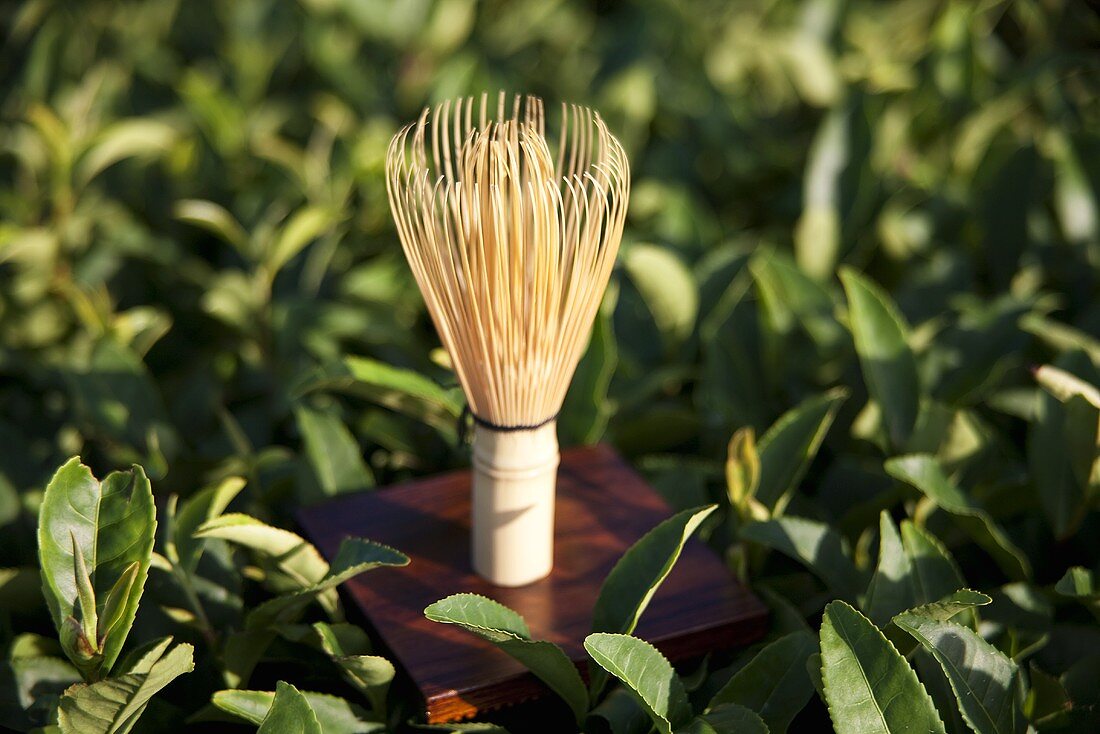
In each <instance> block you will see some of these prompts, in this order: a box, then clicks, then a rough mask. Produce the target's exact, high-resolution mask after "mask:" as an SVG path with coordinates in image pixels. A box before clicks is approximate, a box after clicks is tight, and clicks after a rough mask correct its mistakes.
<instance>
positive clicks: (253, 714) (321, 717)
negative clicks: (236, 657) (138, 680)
mask: <svg viewBox="0 0 1100 734" xmlns="http://www.w3.org/2000/svg"><path fill="white" fill-rule="evenodd" d="M300 693H301V695H302V696H303V697H304V698H305V700H306V702H307V703H308V704H309V708H310V709H311V710H312V711H313V714H314V716H316V717H317V723H318V725H319V726H320V727H321V732H323V734H344V733H346V734H361V733H362V732H380V731H385V725H384V724H382V723H380V722H377V721H371V720H370V715H369V714H368V713H367V712H366V711H364V710H363V709H362V708H361V707H359V706H356V705H355V704H353V703H350V702H348V701H346V700H344V699H343V698H340V697H338V696H332V695H329V694H327V693H313V692H310V691H301V692H300ZM275 695H276V693H275V692H274V691H249V690H240V689H238V690H227V691H217V692H216V693H215V694H214V695H213V697H211V699H210V701H211V703H213V704H214V705H215V706H216V707H218V708H219V709H220V710H222V711H224V712H226V713H227V714H231V715H233V716H236V717H237V718H239V719H243V720H244V721H247V722H249V723H250V724H256V725H259V724H262V723H263V722H264V720H265V718H266V717H267V715H268V712H269V711H270V710H271V707H272V704H273V703H274V701H275Z"/></svg>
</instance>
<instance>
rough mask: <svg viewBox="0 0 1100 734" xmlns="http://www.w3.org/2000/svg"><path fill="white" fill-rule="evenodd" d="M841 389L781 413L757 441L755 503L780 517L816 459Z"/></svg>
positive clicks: (841, 395) (841, 396)
mask: <svg viewBox="0 0 1100 734" xmlns="http://www.w3.org/2000/svg"><path fill="white" fill-rule="evenodd" d="M847 396H848V393H847V391H846V390H844V389H836V390H830V391H829V392H827V393H825V394H823V395H818V396H815V397H812V398H809V399H807V400H804V401H803V402H802V403H800V404H799V405H797V406H796V407H794V408H792V409H791V410H789V411H787V412H786V413H784V414H783V415H782V416H781V417H780V418H779V420H777V421H776V422H775V423H774V424H773V425H772V427H771V428H769V429H768V431H767V433H765V434H764V436H763V437H762V438H761V439H760V444H759V446H758V448H757V451H758V453H759V454H760V484H759V487H758V488H757V490H756V499H757V500H759V501H760V502H761V503H762V504H763V505H764V506H765V507H768V508H770V509H772V510H773V511H774V512H775V513H781V512H782V511H783V509H784V508H785V507H786V505H787V502H788V501H789V499H790V496H791V494H792V493H793V492H794V491H795V490H796V489H797V488H798V483H799V482H800V481H802V477H803V476H805V474H806V470H807V469H809V467H810V462H812V461H813V459H814V457H815V456H816V455H817V450H818V449H819V448H820V447H821V442H822V441H823V440H824V439H825V434H826V433H827V432H828V430H829V427H830V426H831V425H832V423H833V418H834V417H835V416H836V412H837V410H838V409H839V408H840V405H841V403H843V402H844V400H845V398H847Z"/></svg>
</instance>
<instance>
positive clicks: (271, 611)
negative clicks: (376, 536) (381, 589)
mask: <svg viewBox="0 0 1100 734" xmlns="http://www.w3.org/2000/svg"><path fill="white" fill-rule="evenodd" d="M408 563H409V558H408V556H406V555H405V554H404V553H401V552H400V551H396V550H394V549H393V548H390V547H389V546H386V545H382V544H381V543H375V542H373V541H370V540H365V539H363V538H344V540H343V542H342V543H340V549H339V550H338V551H337V552H336V557H335V558H333V559H332V566H331V567H330V568H329V569H328V572H327V573H326V574H325V575H324V576H323V577H322V578H321V580H320V581H318V582H317V583H314V584H310V585H308V586H305V587H303V588H301V589H299V590H297V591H294V592H291V593H289V594H283V595H281V596H277V597H275V598H274V599H269V600H267V601H265V602H264V603H262V604H260V605H259V606H257V607H256V608H255V609H253V610H252V611H251V612H249V613H248V617H247V619H246V620H245V627H246V628H247V629H250V630H251V629H259V628H263V627H271V626H273V625H276V624H285V623H287V622H289V621H291V620H293V619H295V618H296V617H297V615H298V614H299V613H301V611H302V610H303V609H305V607H306V606H307V605H309V603H310V602H312V601H313V600H314V599H316V600H317V601H318V603H320V604H321V606H322V607H323V608H324V609H325V610H326V611H327V612H328V613H329V614H330V615H336V614H337V610H338V609H339V599H338V597H337V596H336V587H337V586H339V585H340V584H342V583H344V582H345V581H347V580H348V579H350V578H352V577H354V576H358V575H359V574H361V573H365V572H367V571H371V570H374V569H376V568H382V567H385V566H406V565H408Z"/></svg>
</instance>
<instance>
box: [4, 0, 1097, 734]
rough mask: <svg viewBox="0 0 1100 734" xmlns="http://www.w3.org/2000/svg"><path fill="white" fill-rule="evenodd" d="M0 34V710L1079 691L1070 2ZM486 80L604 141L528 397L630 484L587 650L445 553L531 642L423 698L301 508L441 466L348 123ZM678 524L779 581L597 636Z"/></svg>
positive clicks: (457, 619) (85, 722)
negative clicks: (736, 619) (692, 641)
mask: <svg viewBox="0 0 1100 734" xmlns="http://www.w3.org/2000/svg"><path fill="white" fill-rule="evenodd" d="M0 35H2V37H3V61H4V63H3V68H4V71H5V73H4V74H3V75H2V76H0V727H5V728H10V729H14V730H17V731H31V730H36V729H41V730H45V731H56V730H57V729H62V730H72V731H77V730H79V731H126V730H131V731H135V732H140V731H157V732H171V731H179V730H187V729H188V728H199V727H202V726H207V727H215V726H222V725H228V726H234V727H237V728H241V729H242V730H247V727H253V728H259V727H265V728H266V730H267V731H275V730H279V731H317V730H318V729H319V730H320V731H324V732H329V731H340V732H343V731H421V730H426V731H491V732H498V733H499V732H502V731H505V732H506V731H512V732H513V734H519V732H537V731H550V732H555V734H557V732H562V731H574V730H583V731H586V732H608V731H610V732H613V734H634V733H635V732H637V734H646V732H649V731H654V730H661V731H663V730H665V729H671V730H672V731H675V732H677V733H678V734H679V732H699V733H700V734H704V733H706V734H709V733H711V732H714V733H715V734H722V733H724V732H731V731H732V732H762V731H767V730H770V731H773V732H780V731H784V730H786V731H791V732H800V731H826V730H829V729H830V728H832V729H834V730H837V731H844V732H847V731H868V730H870V731H904V730H906V729H907V728H909V727H916V726H921V727H923V728H925V729H928V730H932V731H940V730H941V729H942V730H943V731H946V732H951V733H952V734H955V733H956V732H968V731H978V732H986V731H1020V730H1027V729H1034V730H1036V731H1041V732H1044V731H1052V732H1094V731H1097V730H1100V696H1098V694H1097V691H1098V690H1100V624H1098V623H1100V593H1098V591H1097V589H1098V587H1100V583H1098V582H1097V580H1096V579H1097V574H1100V551H1098V548H1097V543H1096V542H1095V539H1096V537H1097V533H1098V532H1100V515H1098V513H1097V509H1098V506H1100V438H1098V437H1100V407H1098V405H1100V399H1098V395H1100V392H1098V390H1100V301H1098V300H1097V296H1096V294H1097V293H1100V200H1098V196H1097V194H1098V192H1100V174H1098V172H1100V138H1098V133H1097V131H1098V130H1100V104H1098V100H1100V84H1098V80H1100V73H1098V72H1100V69H1098V65H1097V60H1096V54H1095V48H1096V46H1097V42H1096V39H1097V38H1100V20H1098V18H1097V15H1096V13H1095V11H1094V10H1093V9H1092V8H1091V7H1090V6H1089V4H1088V3H1085V2H1079V1H1073V0H1049V1H1043V2H1039V1H1037V0H1014V1H1013V2H1008V1H1007V0H990V1H989V2H983V3H972V2H964V1H962V0H900V1H898V2H881V1H879V0H851V1H850V2H838V1H837V0H808V1H807V2H801V1H800V2H795V1H794V0H778V1H769V2H765V1H763V0H748V1H746V2H737V3H727V2H720V1H719V0H684V1H682V2H674V3H673V2H666V3H659V2H623V3H585V2H581V1H580V0H557V1H555V2H543V1H542V0H518V1H517V2H506V3H504V2H492V1H490V2H475V1H474V0H416V1H414V2H401V3H377V2H345V1H343V0H299V1H298V2H278V1H277V0H236V1H235V2H232V3H195V2H183V1H181V0H135V1H133V2H127V3H124V4H120V3H117V2H114V1H113V0H83V1H82V2H80V3H63V2H60V3H59V2H50V1H49V0H20V1H19V2H9V3H5V4H2V5H0ZM498 89H504V90H506V91H509V92H512V91H515V92H527V91H530V92H534V93H537V94H540V95H542V96H543V97H544V98H545V99H546V100H547V103H548V104H547V110H548V112H549V113H551V114H550V115H549V116H550V123H551V127H553V125H554V121H555V119H556V117H555V115H556V110H557V109H558V104H559V103H560V102H561V101H569V102H578V103H581V104H587V105H591V106H592V107H594V108H595V109H597V110H599V111H600V114H601V116H602V117H603V118H604V120H605V121H606V122H607V124H608V126H609V128H610V129H611V130H613V131H614V132H615V133H616V135H617V136H618V137H619V138H620V139H621V140H622V141H623V143H624V146H625V147H626V149H627V153H628V156H629V158H630V161H631V170H632V182H631V183H632V188H631V200H630V207H629V211H628V215H627V221H626V226H625V230H624V237H623V246H622V251H621V258H620V261H619V264H618V266H617V268H616V270H615V272H614V273H613V274H612V278H611V283H610V286H609V288H608V291H607V295H606V297H605V299H604V303H603V304H602V307H601V309H600V313H599V316H598V317H597V320H596V324H595V326H594V330H593V335H592V338H591V340H590V344H589V347H588V351H587V353H586V354H585V356H584V358H583V359H582V360H581V362H580V364H579V366H578V368H577V373H576V375H575V376H574V379H573V381H572V383H571V389H570V393H569V395H568V396H567V398H566V401H565V404H564V405H563V409H562V413H561V415H560V416H559V420H558V427H559V438H560V440H561V443H562V445H563V446H571V445H574V444H578V443H595V442H598V441H606V442H608V443H610V444H611V445H613V446H614V447H615V448H616V449H617V450H618V451H619V452H620V453H621V454H622V455H623V456H624V457H625V458H626V459H627V460H628V461H629V462H630V463H631V464H632V465H633V466H634V467H635V468H636V469H637V470H638V471H640V472H641V473H643V474H644V475H645V477H646V479H647V480H648V481H649V482H650V483H651V484H653V486H654V487H655V488H656V489H657V490H658V491H659V492H660V493H661V494H662V495H663V496H664V498H665V499H666V500H667V502H668V504H669V508H670V511H669V518H670V519H669V520H668V521H666V522H665V523H664V524H662V525H660V526H659V527H657V528H655V529H654V530H653V532H652V533H651V534H650V535H648V536H646V538H645V539H643V540H642V542H641V544H640V545H638V546H636V547H635V548H633V549H632V550H631V551H630V552H628V553H627V554H626V555H625V556H624V558H623V559H621V560H620V562H619V563H618V565H617V566H616V567H615V570H614V571H612V573H611V576H610V578H609V579H608V580H607V583H606V584H605V587H604V593H603V594H601V595H600V598H599V599H598V600H595V599H594V600H593V605H594V607H595V612H594V615H593V632H594V633H596V634H597V635H598V636H597V637H595V638H594V639H593V640H591V641H590V645H589V647H591V648H592V649H593V650H595V651H596V655H599V656H600V657H599V658H598V659H597V658H596V657H595V656H594V655H589V654H588V652H584V653H583V655H584V656H585V657H584V658H583V659H582V660H580V661H568V660H567V659H566V654H565V653H564V652H563V651H562V650H559V649H558V648H557V647H555V646H553V645H551V644H550V642H549V641H546V640H541V639H539V638H540V635H539V634H538V632H537V630H526V628H525V627H523V626H521V625H519V624H517V622H516V620H515V618H514V617H513V616H512V615H511V614H509V613H507V611H506V610H502V609H501V608H499V607H498V606H496V605H497V604H498V603H499V602H498V601H495V600H488V601H485V600H480V599H476V598H474V599H471V598H469V597H467V596H458V597H453V596H452V597H451V598H450V601H448V600H447V597H448V595H449V594H451V593H452V592H460V591H462V590H461V589H447V590H440V591H439V593H438V594H437V595H436V596H435V597H434V598H435V599H440V600H441V601H440V602H439V604H438V605H433V608H434V610H435V611H434V612H432V614H433V617H435V618H438V619H439V621H441V622H451V623H453V624H457V625H459V626H464V623H465V626H464V629H467V630H469V631H470V637H469V641H470V644H485V645H494V644H495V645H498V646H500V647H501V648H502V649H501V650H490V652H495V653H499V655H500V656H502V657H501V659H504V660H506V659H507V655H508V654H509V652H511V653H515V654H516V657H519V658H522V660H523V662H524V663H525V664H527V665H529V666H530V667H531V668H532V669H533V670H534V672H535V673H536V675H538V676H541V678H542V679H543V680H545V681H547V682H548V683H550V682H551V681H552V684H551V685H549V686H548V688H547V691H546V697H547V703H546V704H545V706H544V708H542V709H540V712H541V713H540V714H539V715H538V716H528V715H526V714H525V713H524V711H525V710H526V709H522V708H521V709H517V710H512V711H501V712H492V713H486V714H485V715H484V716H479V717H477V719H476V720H474V721H468V722H461V723H459V724H455V725H441V727H442V728H440V726H435V725H433V727H428V725H426V724H423V722H422V719H421V718H420V716H419V714H420V711H419V710H418V704H417V702H416V701H415V700H414V697H412V696H410V695H408V694H407V692H406V691H405V689H404V688H403V687H402V685H401V684H400V675H399V667H400V666H399V662H400V661H396V660H390V659H387V657H386V655H385V653H384V650H382V649H380V648H379V647H378V646H377V645H376V641H373V640H372V639H371V635H370V633H369V630H366V629H363V628H361V627H360V626H359V624H358V623H359V621H361V620H360V618H359V617H358V616H357V614H356V612H355V610H354V609H352V608H349V607H348V606H347V601H346V599H342V598H341V592H340V588H341V585H342V584H344V583H345V582H346V581H348V580H349V579H350V578H353V577H356V576H357V575H359V574H363V575H362V583H370V582H371V579H372V577H373V576H375V575H376V574H383V573H388V572H389V571H388V570H387V569H390V568H392V567H394V566H399V565H401V564H403V563H405V562H406V561H407V559H406V558H405V556H404V555H402V554H401V549H400V548H397V549H390V548H387V547H385V546H382V545H379V544H377V543H373V542H371V541H370V540H368V539H363V538H349V539H348V540H347V541H346V542H345V543H344V545H343V546H342V547H341V548H340V549H329V550H331V552H330V553H327V554H326V553H322V552H321V550H322V549H318V548H315V547H314V546H313V545H312V544H311V543H310V540H309V539H308V538H306V537H304V536H303V534H302V533H301V532H300V531H299V530H297V529H296V526H295V522H294V514H295V511H296V510H297V508H299V507H301V506H303V505H305V504H310V503H314V502H319V501H325V500H327V499H329V498H332V497H336V496H339V495H341V494H343V493H347V492H357V491H373V490H374V489H375V488H377V487H382V486H387V485H392V484H398V483H401V482H403V481H407V480H410V479H414V478H417V477H422V476H428V475H432V474H436V473H439V472H444V471H452V470H461V469H464V468H466V467H467V466H468V461H469V455H468V450H467V447H466V446H465V445H464V443H463V439H464V436H465V427H464V426H463V421H462V420H461V418H462V415H463V407H464V406H463V398H462V394H461V391H460V390H459V389H458V387H457V380H456V379H455V376H454V371H453V369H452V365H451V363H450V360H449V358H448V356H447V355H446V354H445V353H444V352H443V351H442V350H441V349H440V348H439V341H438V338H437V336H436V335H435V333H434V329H433V324H432V323H431V320H430V318H429V317H428V315H427V314H426V312H425V310H424V306H423V302H422V300H421V298H420V295H419V293H418V291H417V288H416V287H415V282H414V280H413V277H412V275H411V273H410V271H409V269H408V266H407V264H406V263H405V262H404V260H403V257H402V253H401V249H400V244H399V242H398V240H397V237H396V234H395V232H394V230H393V225H392V222H391V217H390V214H389V207H388V203H387V198H386V187H385V178H384V160H385V153H386V148H387V145H388V143H389V140H390V138H391V137H392V135H393V134H394V132H396V130H397V129H399V127H400V125H402V124H404V123H406V122H408V121H410V120H413V119H415V118H416V116H417V115H418V114H419V112H420V110H421V109H422V107H423V106H424V105H425V104H429V103H435V102H438V101H442V100H444V99H450V98H454V97H456V96H459V95H467V94H472V95H478V94H480V93H481V92H482V91H488V92H490V93H492V92H495V91H496V90H498ZM74 457H79V458H74ZM711 506H715V507H714V508H713V509H710V510H706V509H695V508H708V507H711ZM685 543H704V544H706V545H707V546H708V547H709V548H710V549H711V550H712V551H713V552H715V553H717V554H719V555H720V557H722V558H723V559H724V560H725V561H726V564H727V566H728V568H729V572H730V578H735V579H737V580H739V581H740V582H741V583H744V584H746V585H747V586H749V587H750V588H751V589H752V590H753V591H754V593H756V594H757V596H758V597H759V598H760V599H762V600H763V601H765V602H766V603H767V604H768V606H769V607H770V608H771V617H770V620H769V627H768V629H767V630H766V632H765V633H764V635H765V636H764V637H763V638H762V639H760V640H758V641H755V642H752V643H749V644H747V645H746V646H744V647H740V648H738V649H734V650H714V651H713V652H712V654H710V655H709V656H707V657H706V659H704V660H699V661H685V662H683V663H680V662H678V663H677V665H676V666H674V667H672V668H671V670H672V671H673V673H670V672H669V670H670V668H669V667H668V666H666V663H665V662H664V660H663V658H662V657H660V655H659V653H655V652H654V648H651V647H650V646H649V645H647V644H646V643H645V642H644V641H642V640H641V639H640V637H639V636H644V635H645V633H644V630H645V624H644V620H645V614H646V611H645V609H646V606H647V603H648V602H649V601H650V600H651V599H652V598H653V597H654V595H656V594H660V593H662V592H661V584H662V582H663V581H665V580H666V579H668V578H670V577H671V576H672V574H675V573H676V572H677V571H676V566H677V564H680V563H684V562H685V559H686V558H688V557H690V556H689V555H687V554H682V552H681V551H682V548H683V547H684V545H685ZM414 570H415V568H413V569H410V571H414ZM727 581H728V579H725V578H724V579H715V583H725V582H727ZM444 602H447V603H444ZM489 622H493V623H498V626H496V627H494V626H493V625H492V624H489ZM486 625H488V626H486ZM486 635H487V636H488V637H489V638H491V639H490V640H489V641H486V639H485V637H486ZM575 642H576V643H577V645H578V648H576V649H577V652H578V654H580V648H579V645H580V644H581V643H582V641H581V640H577V641H575ZM649 642H657V643H658V644H657V648H660V647H661V646H660V644H659V641H649ZM577 662H580V665H581V666H582V667H581V668H578V667H577ZM605 663H606V667H605V666H604V664H605ZM192 665H194V667H195V671H194V672H191V673H188V672H187V671H188V670H189V669H190V667H191V666H192ZM582 669H583V674H582ZM584 674H587V680H588V681H589V683H588V684H587V685H582V684H581V683H580V681H584V680H585V675H584ZM620 674H621V675H620ZM676 680H679V687H680V688H677V684H676V683H675V681H676ZM680 689H682V691H683V694H684V698H683V699H681V697H680V696H679V694H678V693H676V691H678V690H680ZM555 692H557V693H558V694H560V695H554V694H555ZM895 694H896V695H895ZM683 700H686V704H684V705H681V704H682V701H683ZM227 719H231V720H232V721H233V722H234V723H232V724H227ZM51 727H52V728H51Z"/></svg>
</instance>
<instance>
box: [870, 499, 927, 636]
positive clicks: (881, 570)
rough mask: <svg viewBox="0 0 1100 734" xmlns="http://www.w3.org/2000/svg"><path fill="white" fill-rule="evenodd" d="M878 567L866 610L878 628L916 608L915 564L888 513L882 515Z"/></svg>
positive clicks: (872, 580)
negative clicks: (903, 612) (902, 612)
mask: <svg viewBox="0 0 1100 734" xmlns="http://www.w3.org/2000/svg"><path fill="white" fill-rule="evenodd" d="M878 538H879V541H878V542H879V546H878V567H877V568H875V574H874V576H872V577H871V583H870V585H869V586H868V587H867V598H866V600H865V601H864V603H863V610H864V611H865V612H866V613H867V616H868V617H870V618H871V621H872V622H874V623H875V624H876V625H878V626H880V627H881V626H882V625H884V624H886V623H887V622H888V621H890V619H891V618H892V617H893V616H894V615H895V614H897V613H898V612H900V611H902V610H904V609H909V608H910V607H912V606H915V605H916V604H917V603H918V601H917V599H916V589H915V588H914V586H913V564H912V561H911V560H910V558H909V555H908V554H907V553H906V552H905V547H904V546H903V545H902V542H901V535H899V534H898V529H897V526H895V525H894V521H893V520H892V519H891V518H890V513H888V512H886V511H885V510H883V511H882V513H880V515H879V531H878Z"/></svg>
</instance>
